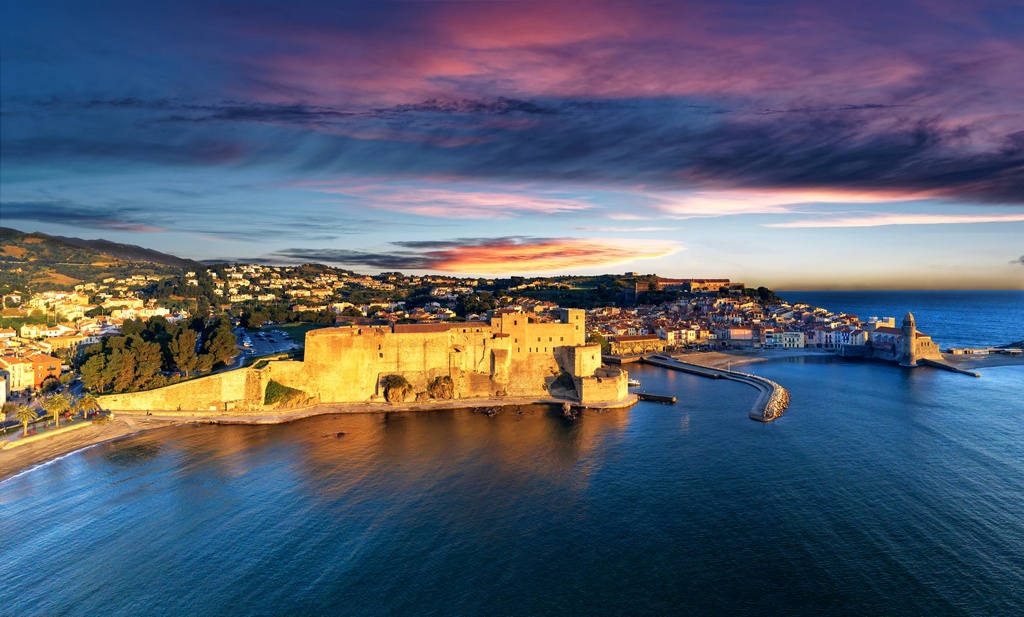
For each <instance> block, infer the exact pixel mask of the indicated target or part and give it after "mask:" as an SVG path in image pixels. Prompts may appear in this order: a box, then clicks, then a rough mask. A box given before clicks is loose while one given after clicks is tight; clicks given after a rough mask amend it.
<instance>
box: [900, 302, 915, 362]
mask: <svg viewBox="0 0 1024 617" xmlns="http://www.w3.org/2000/svg"><path fill="white" fill-rule="evenodd" d="M916 333H917V324H916V323H915V322H914V314H913V313H911V312H910V311H907V314H906V316H905V317H904V318H903V332H902V338H901V339H900V355H899V361H900V366H917V346H916V344H915V343H916V340H915V337H916Z"/></svg>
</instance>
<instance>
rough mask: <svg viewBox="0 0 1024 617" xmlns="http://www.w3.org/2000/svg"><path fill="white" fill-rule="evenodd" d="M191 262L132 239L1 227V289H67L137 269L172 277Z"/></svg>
mask: <svg viewBox="0 0 1024 617" xmlns="http://www.w3.org/2000/svg"><path fill="white" fill-rule="evenodd" d="M75 242H77V243H79V244H75ZM187 263H195V262H189V261H188V260H183V259H179V258H177V257H174V256H172V255H165V254H164V253H159V252H157V251H151V250H148V249H144V248H141V247H137V246H132V245H129V244H116V243H114V242H108V241H106V240H81V239H79V238H59V237H55V236H49V235H47V234H44V233H39V232H35V233H27V234H26V233H22V232H20V231H18V230H16V229H11V228H9V227H0V293H3V294H6V293H10V292H12V291H20V292H22V293H39V292H42V291H50V290H56V289H69V288H70V287H73V286H74V285H77V284H78V283H83V282H98V281H102V280H103V279H105V278H109V277H115V278H124V277H128V276H132V275H136V274H141V275H145V276H149V275H154V276H169V275H173V274H178V273H180V272H182V271H183V270H184V266H183V264H187ZM197 265H198V264H197Z"/></svg>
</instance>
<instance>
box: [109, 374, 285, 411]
mask: <svg viewBox="0 0 1024 617" xmlns="http://www.w3.org/2000/svg"><path fill="white" fill-rule="evenodd" d="M265 389H266V383H264V381H263V377H262V376H261V375H260V373H259V372H258V371H254V370H253V369H239V370H237V371H226V372H224V373H217V374H216V375H208V376H206V377H200V378H199V379H193V380H191V381H186V382H182V383H179V384H174V385H172V386H166V387H163V388H157V389H155V390H148V391H145V392H129V393H126V394H107V395H105V396H100V397H98V400H99V404H100V407H102V408H103V409H114V410H117V409H125V410H133V411H150V410H177V409H185V410H200V411H230V410H233V409H239V410H241V409H246V410H250V409H261V408H262V407H263V393H264V391H265Z"/></svg>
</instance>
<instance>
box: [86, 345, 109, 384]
mask: <svg viewBox="0 0 1024 617" xmlns="http://www.w3.org/2000/svg"><path fill="white" fill-rule="evenodd" d="M106 365H107V359H106V356H104V355H103V354H102V353H96V354H93V355H91V356H89V359H88V360H86V361H85V363H84V364H83V365H82V369H81V373H82V383H83V384H85V387H86V388H88V389H90V390H94V391H96V392H102V391H103V390H105V389H106V387H107V381H106V378H105V377H104V372H105V371H104V369H105V368H106Z"/></svg>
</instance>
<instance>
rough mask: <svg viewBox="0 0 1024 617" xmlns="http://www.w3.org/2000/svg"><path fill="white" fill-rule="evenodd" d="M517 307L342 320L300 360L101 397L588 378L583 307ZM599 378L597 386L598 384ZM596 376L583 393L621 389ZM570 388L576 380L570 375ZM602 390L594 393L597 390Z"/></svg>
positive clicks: (501, 388) (161, 404)
mask: <svg viewBox="0 0 1024 617" xmlns="http://www.w3.org/2000/svg"><path fill="white" fill-rule="evenodd" d="M533 319H534V318H533V317H532V316H529V315H526V314H523V313H514V314H504V315H501V316H500V317H497V318H495V319H493V320H492V321H491V323H490V324H486V323H476V322H467V323H459V324H425V325H409V326H396V328H395V331H392V329H391V328H390V327H358V326H353V327H341V328H324V329H321V330H314V331H311V332H309V333H308V334H307V335H306V347H305V359H304V360H303V361H302V362H295V361H273V362H270V363H268V364H267V366H266V367H264V368H263V369H259V370H257V369H252V368H249V369H241V370H236V371H228V372H225V373H220V374H217V375H211V376H208V377H203V378H200V379H196V380H192V381H188V382H185V383H182V384H177V385H175V386H169V387H167V388H161V389H158V390H153V391H150V392H136V393H131V394H118V395H109V396H105V397H102V402H101V404H102V405H103V406H104V407H105V408H109V409H133V410H138V409H154V410H156V409H160V410H166V409H183V410H185V409H189V410H222V411H223V410H230V409H261V408H262V405H263V399H264V393H265V391H266V386H267V384H268V383H269V382H270V381H271V380H274V381H276V382H278V383H280V384H282V385H284V386H288V387H290V388H295V389H297V390H301V391H303V392H304V393H305V394H306V395H307V396H308V397H309V399H310V400H311V401H313V402H318V403H347V402H364V401H371V400H382V399H383V394H384V393H383V392H382V389H381V387H380V383H381V380H382V379H383V378H384V377H386V376H387V375H392V374H395V375H401V376H403V377H405V379H406V380H408V381H409V383H410V384H411V385H412V391H413V393H414V394H416V393H422V392H426V391H427V390H428V388H429V385H430V383H431V381H432V380H434V379H435V378H438V377H443V376H448V377H451V379H452V382H453V384H454V397H455V398H473V397H491V396H501V395H506V394H507V395H511V396H547V395H548V394H549V387H550V386H551V384H552V383H553V382H554V381H555V380H556V379H558V378H559V376H560V375H562V374H568V375H569V376H570V377H575V378H579V377H591V378H592V377H593V375H594V374H595V371H598V370H600V367H601V350H600V346H598V345H585V344H584V340H585V331H584V323H583V320H584V312H583V311H580V310H576V309H570V310H566V311H563V319H566V320H567V321H568V323H536V322H534V321H533ZM600 384H603V385H600ZM610 384H611V382H609V383H605V381H602V380H598V381H595V382H594V385H591V386H590V389H589V390H588V392H590V395H589V398H590V400H597V398H599V396H604V395H605V394H607V395H608V396H612V397H613V398H610V399H607V400H620V399H621V398H624V397H625V396H626V395H627V391H626V389H625V385H624V384H625V378H623V387H622V388H621V395H620V390H619V389H618V388H617V386H615V387H613V386H612V385H610ZM576 392H577V394H580V386H579V384H578V382H577V387H576ZM599 392H600V393H604V394H600V395H599V394H598V393H599Z"/></svg>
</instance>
